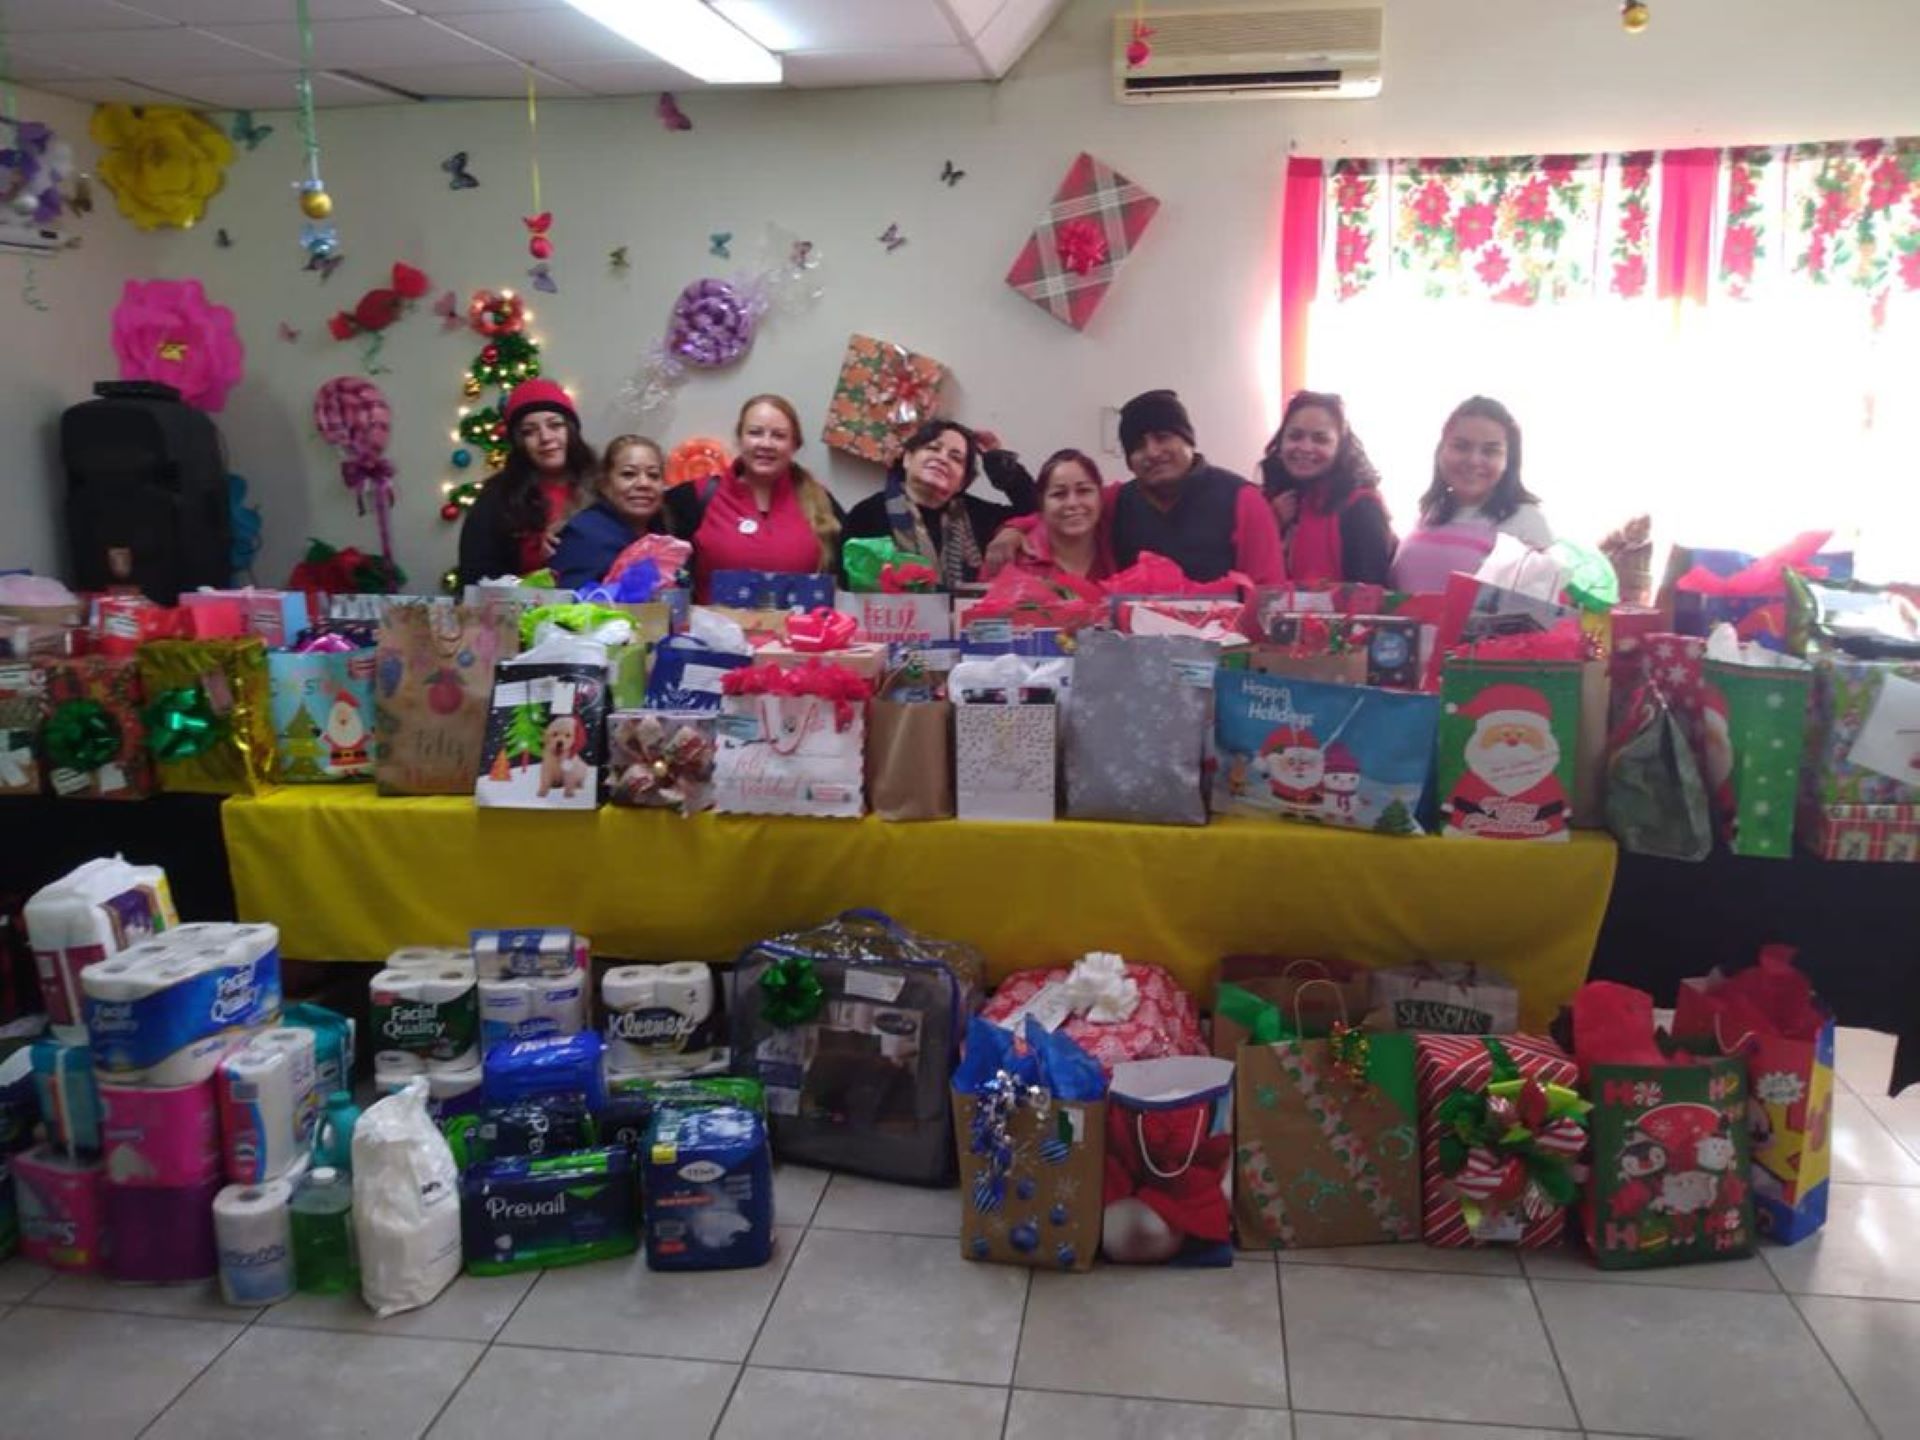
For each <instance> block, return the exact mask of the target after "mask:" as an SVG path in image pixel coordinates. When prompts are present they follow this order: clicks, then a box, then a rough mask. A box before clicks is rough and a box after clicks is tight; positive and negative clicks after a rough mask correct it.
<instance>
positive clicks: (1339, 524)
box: [1260, 390, 1393, 585]
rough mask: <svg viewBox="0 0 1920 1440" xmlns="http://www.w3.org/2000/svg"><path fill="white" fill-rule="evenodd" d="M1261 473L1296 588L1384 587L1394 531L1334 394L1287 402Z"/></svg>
mask: <svg viewBox="0 0 1920 1440" xmlns="http://www.w3.org/2000/svg"><path fill="white" fill-rule="evenodd" d="M1260 473H1261V478H1262V480H1263V482H1264V484H1263V485H1262V488H1263V489H1264V490H1265V491H1266V495H1267V499H1268V501H1269V502H1270V503H1271V504H1272V505H1273V513H1274V518H1275V519H1277V520H1278V521H1279V522H1280V532H1281V535H1282V536H1283V537H1284V539H1285V541H1286V546H1287V575H1288V577H1289V578H1290V579H1292V580H1293V581H1294V583H1295V584H1310V583H1314V582H1322V581H1334V582H1338V581H1356V582H1361V583H1366V584H1372V585H1379V584H1384V583H1385V581H1386V578H1387V568H1388V566H1389V565H1391V564H1392V563H1393V526H1392V524H1391V523H1390V522H1389V520H1388V519H1387V507H1386V502H1385V501H1383V500H1382V499H1381V498H1380V474H1379V472H1378V471H1377V470H1375V469H1374V468H1373V462H1372V461H1371V460H1369V459H1368V458H1367V451H1366V447H1365V446H1364V445H1362V444H1361V443H1360V437H1359V436H1358V435H1356V434H1354V433H1353V430H1352V428H1351V427H1350V426H1349V425H1348V424H1347V412H1346V407H1345V406H1343V405H1342V404H1341V403H1340V397H1339V396H1338V395H1326V394H1321V393H1319V392H1316V391H1313V390H1302V391H1300V392H1299V393H1298V394H1296V395H1295V396H1294V397H1293V398H1292V399H1291V400H1289V401H1288V402H1287V409H1286V413H1285V414H1284V415H1283V416H1282V417H1281V419H1280V428H1279V429H1278V430H1276V431H1274V434H1273V439H1271V440H1269V441H1268V442H1267V453H1266V454H1265V455H1264V456H1263V457H1262V458H1261V460H1260Z"/></svg>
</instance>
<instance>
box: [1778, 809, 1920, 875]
mask: <svg viewBox="0 0 1920 1440" xmlns="http://www.w3.org/2000/svg"><path fill="white" fill-rule="evenodd" d="M1798 825H1799V831H1798V833H1799V836H1800V843H1801V845H1802V847H1803V848H1805V849H1807V850H1808V851H1810V852H1812V853H1813V854H1815V855H1817V856H1819V857H1820V858H1821V859H1822V860H1870V861H1877V862H1880V863H1883V864H1892V865H1911V864H1913V863H1915V862H1916V861H1920V805H1814V806H1811V807H1808V806H1805V805H1803V806H1802V809H1801V812H1800V818H1799V821H1798Z"/></svg>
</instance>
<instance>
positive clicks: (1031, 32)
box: [973, 0, 1066, 80]
mask: <svg viewBox="0 0 1920 1440" xmlns="http://www.w3.org/2000/svg"><path fill="white" fill-rule="evenodd" d="M1065 3H1066V0H1007V3H1006V5H1005V6H1004V7H1002V8H1001V9H1000V10H999V12H998V13H996V14H995V15H994V16H993V18H992V19H991V20H989V21H988V22H987V24H986V25H985V27H984V28H982V29H980V30H979V31H976V32H975V34H974V37H973V40H974V45H975V47H976V48H977V49H978V50H979V51H980V57H981V59H983V60H985V61H986V62H987V68H988V70H989V71H990V72H991V73H992V77H993V78H994V79H996V80H997V79H999V78H1000V77H1001V76H1003V75H1005V74H1006V73H1007V72H1008V71H1009V70H1011V69H1012V68H1013V67H1014V62H1016V61H1017V60H1019V58H1020V57H1021V56H1022V55H1024V54H1026V53H1027V51H1028V50H1029V49H1030V48H1031V47H1032V45H1033V42H1034V41H1036V40H1038V39H1039V38H1040V36H1041V33H1042V32H1043V31H1045V30H1046V28H1047V26H1049V25H1051V24H1052V23H1053V17H1054V16H1055V15H1056V14H1057V13H1059V10H1060V8H1061V6H1062V5H1064V4H1065Z"/></svg>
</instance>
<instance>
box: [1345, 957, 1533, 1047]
mask: <svg viewBox="0 0 1920 1440" xmlns="http://www.w3.org/2000/svg"><path fill="white" fill-rule="evenodd" d="M1372 1000H1373V1014H1374V1017H1375V1023H1376V1024H1378V1025H1380V1026H1382V1027H1384V1028H1386V1029H1390V1030H1424V1031H1428V1032H1430V1033H1435V1034H1444V1035H1508V1034H1511V1033H1512V1032H1513V1031H1515V1030H1517V1029H1519V1028H1520V991H1519V990H1518V989H1517V988H1516V987H1515V986H1514V983H1513V982H1512V981H1511V980H1509V979H1507V977H1506V976H1504V975H1499V974H1495V973H1494V972H1492V971H1489V970H1482V969H1481V968H1480V967H1479V966H1477V965H1474V964H1471V963H1461V962H1457V961H1447V962H1441V963H1438V964H1436V963H1435V962H1433V961H1431V960H1428V961H1422V962H1421V963H1420V964H1418V965H1395V966H1391V967H1389V968H1387V969H1384V970H1375V971H1374V972H1373V995H1372Z"/></svg>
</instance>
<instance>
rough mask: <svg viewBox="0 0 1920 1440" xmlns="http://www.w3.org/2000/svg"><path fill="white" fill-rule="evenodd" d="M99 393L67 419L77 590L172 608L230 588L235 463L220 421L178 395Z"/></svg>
mask: <svg viewBox="0 0 1920 1440" xmlns="http://www.w3.org/2000/svg"><path fill="white" fill-rule="evenodd" d="M93 393H94V394H95V396H97V397H98V398H97V399H93V400H87V401H83V402H82V403H80V404H78V405H75V406H72V407H71V408H69V409H68V410H67V412H66V413H65V414H64V415H62V416H61V417H60V456H61V461H62V463H63V465H64V466H65V468H66V472H67V534H68V538H69V541H70V543H71V545H72V547H73V577H72V578H73V583H74V585H75V587H76V588H78V589H81V590H106V589H109V588H111V587H114V586H128V585H131V586H135V587H137V588H138V589H139V590H140V592H141V593H142V594H144V595H146V596H147V597H148V598H149V599H152V600H154V601H157V602H158V603H160V604H162V605H171V604H173V603H174V602H175V601H176V600H178V599H179V597H180V592H181V591H183V590H193V589H197V588H198V587H199V586H202V585H214V586H224V585H225V584H227V582H228V580H229V578H230V577H231V574H232V567H231V551H232V536H231V533H230V532H231V530H232V520H231V515H230V513H229V509H228V502H227V461H226V455H225V452H224V449H223V447H222V445H221V443H220V431H219V430H218V429H217V428H216V427H215V426H214V423H213V421H212V420H211V419H210V418H208V416H207V414H206V412H205V411H202V410H197V409H195V408H194V407H193V406H191V405H188V404H186V403H185V402H183V401H182V400H181V398H180V392H179V391H178V390H175V389H174V388H173V387H172V386H171V385H161V384H157V383H154V382H150V381H101V382H99V383H98V384H96V385H95V386H94V387H93Z"/></svg>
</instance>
